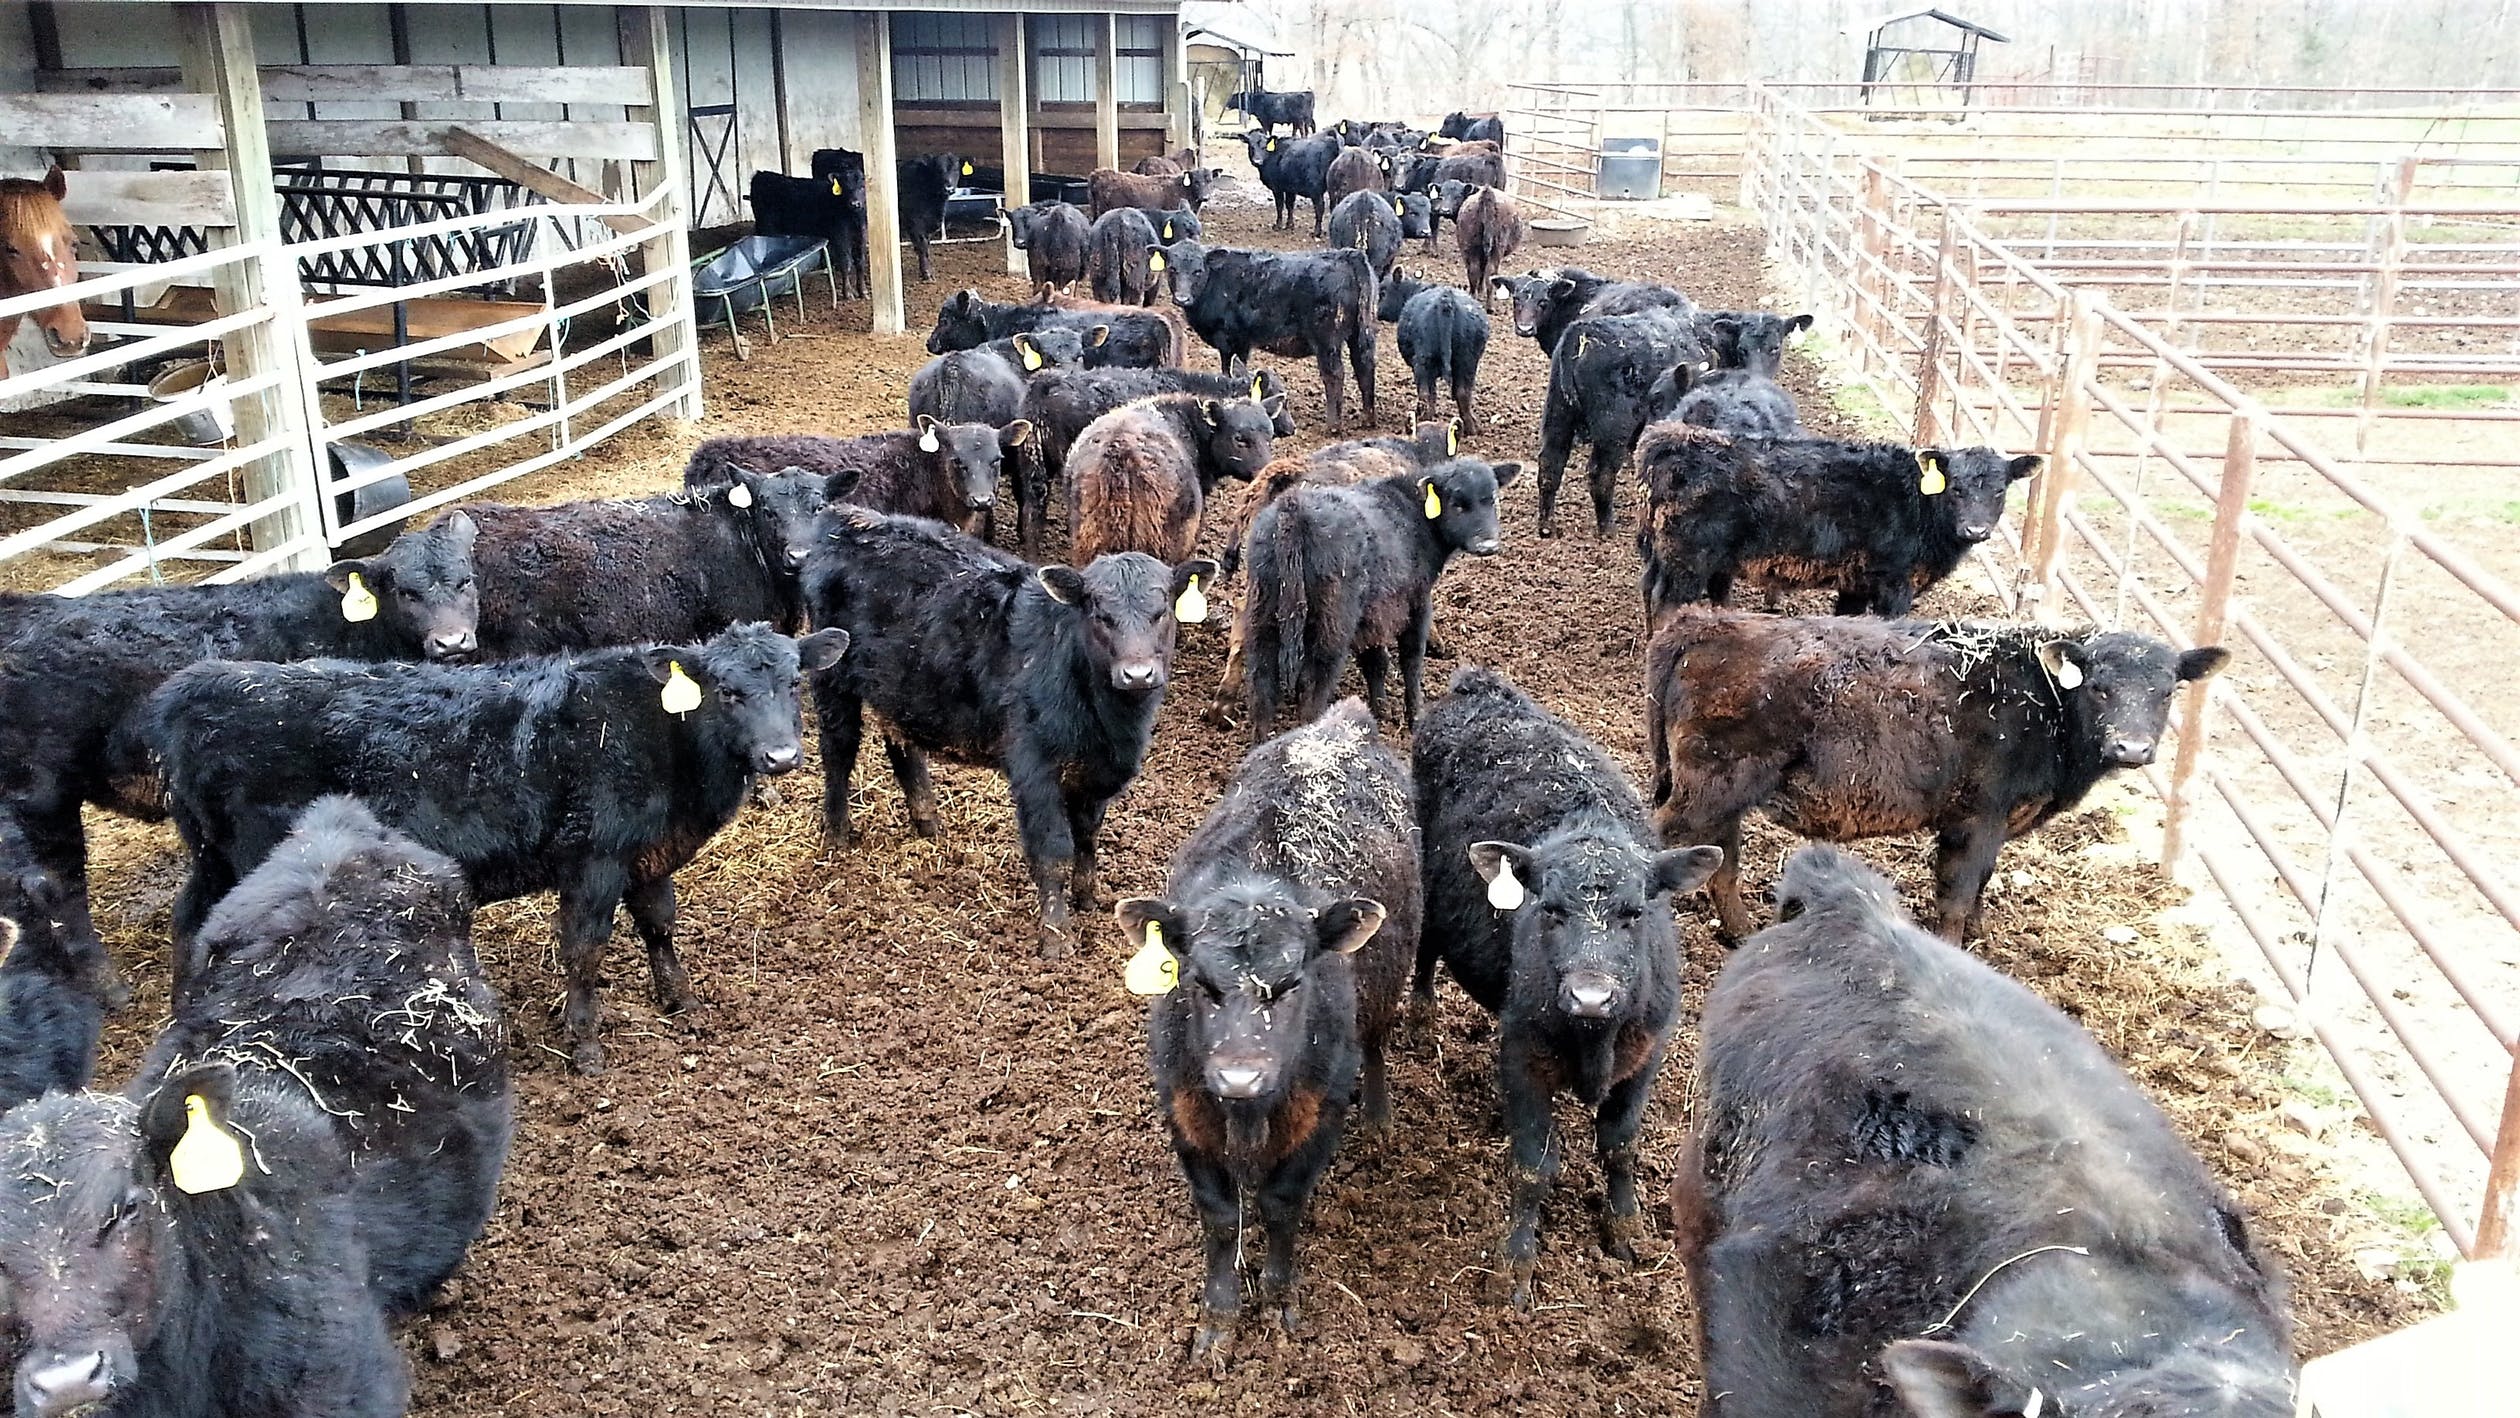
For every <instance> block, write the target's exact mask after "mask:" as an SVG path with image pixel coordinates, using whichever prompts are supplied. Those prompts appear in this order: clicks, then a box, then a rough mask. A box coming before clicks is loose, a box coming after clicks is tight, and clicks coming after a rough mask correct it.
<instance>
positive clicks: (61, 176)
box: [44, 163, 70, 202]
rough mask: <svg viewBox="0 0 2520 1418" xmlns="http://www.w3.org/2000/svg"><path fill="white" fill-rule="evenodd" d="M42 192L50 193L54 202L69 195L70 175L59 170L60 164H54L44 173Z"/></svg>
mask: <svg viewBox="0 0 2520 1418" xmlns="http://www.w3.org/2000/svg"><path fill="white" fill-rule="evenodd" d="M44 190H45V191H47V192H50V193H51V194H52V199H53V200H54V201H56V202H58V201H60V200H61V199H62V198H64V197H67V196H69V195H70V175H69V174H68V173H65V172H63V171H62V170H61V164H59V163H54V164H53V165H52V167H51V168H50V169H49V170H47V171H46V172H45V173H44Z"/></svg>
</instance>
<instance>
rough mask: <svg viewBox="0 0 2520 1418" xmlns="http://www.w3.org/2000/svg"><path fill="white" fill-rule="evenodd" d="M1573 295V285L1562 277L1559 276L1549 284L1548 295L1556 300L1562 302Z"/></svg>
mask: <svg viewBox="0 0 2520 1418" xmlns="http://www.w3.org/2000/svg"><path fill="white" fill-rule="evenodd" d="M1574 293H1575V283H1574V282H1573V281H1570V280H1568V279H1567V278H1566V277H1564V276H1560V277H1558V278H1557V279H1556V280H1554V281H1551V282H1549V294H1550V295H1551V296H1553V297H1555V298H1556V299H1559V300H1564V299H1566V298H1567V297H1568V296H1570V295H1573V294H1574Z"/></svg>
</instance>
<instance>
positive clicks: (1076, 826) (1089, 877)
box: [1067, 798, 1111, 911]
mask: <svg viewBox="0 0 2520 1418" xmlns="http://www.w3.org/2000/svg"><path fill="white" fill-rule="evenodd" d="M1110 810H1111V799H1109V798H1101V799H1094V798H1070V799H1069V800H1068V805H1067V813H1068V836H1069V837H1070V838H1072V839H1074V841H1075V843H1076V867H1075V869H1074V870H1073V871H1071V872H1070V873H1069V874H1068V904H1069V905H1071V906H1073V907H1075V908H1076V909H1077V910H1079V911H1091V910H1093V909H1094V889H1095V886H1096V883H1097V882H1098V881H1099V880H1100V877H1101V863H1102V825H1103V815H1104V814H1105V813H1107V812H1109V811H1110Z"/></svg>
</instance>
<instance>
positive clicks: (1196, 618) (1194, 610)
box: [1173, 576, 1208, 625]
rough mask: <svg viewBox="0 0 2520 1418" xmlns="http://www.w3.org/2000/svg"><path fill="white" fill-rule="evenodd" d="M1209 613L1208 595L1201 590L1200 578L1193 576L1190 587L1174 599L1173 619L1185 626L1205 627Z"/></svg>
mask: <svg viewBox="0 0 2520 1418" xmlns="http://www.w3.org/2000/svg"><path fill="white" fill-rule="evenodd" d="M1207 613H1208V604H1207V595H1206V593H1205V592H1202V591H1201V590H1200V589H1199V578H1198V577H1196V576H1193V577H1191V578H1190V585H1189V587H1188V588H1187V589H1185V590H1184V591H1182V593H1181V594H1180V595H1179V596H1176V597H1174V598H1173V619H1175V620H1177V621H1180V622H1181V623H1182V624H1183V625H1205V624H1206V623H1207Z"/></svg>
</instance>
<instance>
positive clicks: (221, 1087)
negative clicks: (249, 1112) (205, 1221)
mask: <svg viewBox="0 0 2520 1418" xmlns="http://www.w3.org/2000/svg"><path fill="white" fill-rule="evenodd" d="M235 1104H236V1069H235V1068H234V1066H232V1065H229V1064H224V1063H203V1064H195V1065H193V1066H192V1067H191V1068H188V1069H185V1070H184V1071H183V1072H181V1073H177V1074H174V1075H172V1076H170V1077H169V1078H167V1080H166V1081H165V1082H163V1083H160V1084H159V1085H158V1086H157V1087H156V1088H155V1089H153V1090H151V1091H150V1093H149V1096H148V1097H146V1098H144V1099H142V1100H141V1102H140V1153H139V1157H138V1159H137V1163H138V1165H137V1166H136V1167H135V1168H134V1171H135V1172H136V1174H137V1175H135V1176H134V1178H133V1180H135V1181H137V1182H139V1183H140V1184H142V1185H143V1186H148V1187H152V1188H155V1187H158V1186H159V1185H160V1184H161V1183H165V1184H170V1185H172V1186H173V1187H174V1188H175V1189H176V1190H178V1191H181V1192H184V1193H186V1194H187V1195H192V1196H200V1195H203V1194H205V1193H208V1192H216V1191H226V1190H227V1189H228V1188H230V1187H233V1186H235V1185H237V1184H238V1183H239V1182H241V1181H244V1180H246V1179H248V1178H250V1177H252V1176H253V1175H255V1174H256V1173H257V1172H259V1171H260V1170H261V1169H260V1168H258V1167H257V1166H256V1165H255V1158H254V1154H253V1151H252V1149H251V1148H250V1147H248V1146H247V1139H246V1138H245V1137H244V1135H243V1134H242V1133H241V1132H240V1131H239V1130H238V1129H237V1128H236V1126H235V1125H234V1123H233V1122H232V1121H231V1118H232V1116H233V1113H234V1110H235Z"/></svg>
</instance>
